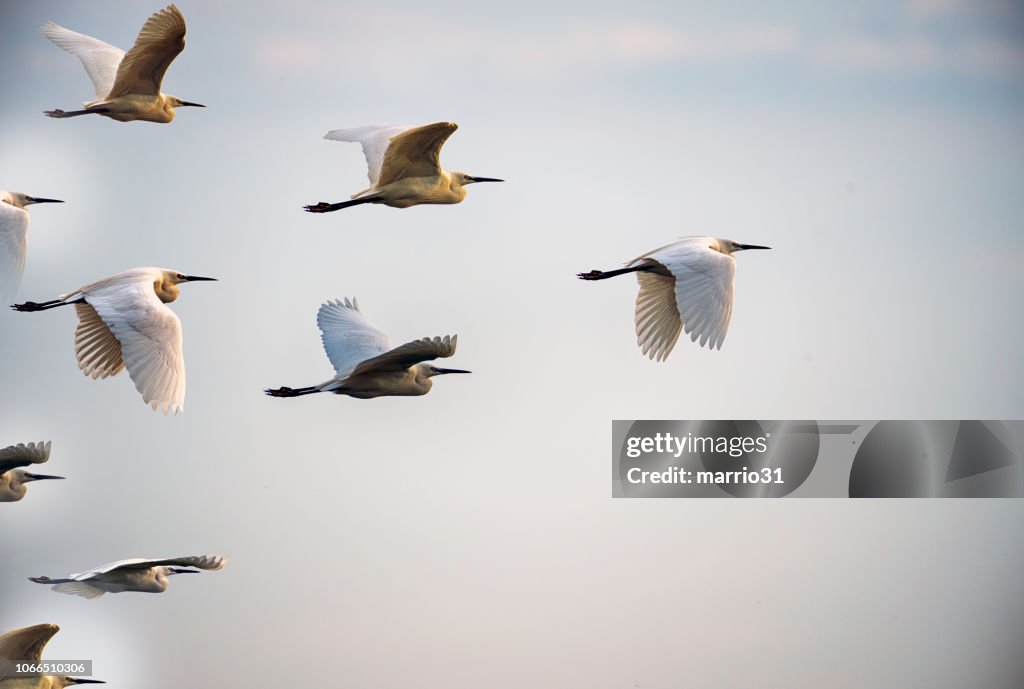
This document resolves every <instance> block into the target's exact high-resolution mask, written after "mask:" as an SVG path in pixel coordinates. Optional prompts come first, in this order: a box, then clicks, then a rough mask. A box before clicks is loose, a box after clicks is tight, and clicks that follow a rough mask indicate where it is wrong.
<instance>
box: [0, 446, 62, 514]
mask: <svg viewBox="0 0 1024 689" xmlns="http://www.w3.org/2000/svg"><path fill="white" fill-rule="evenodd" d="M48 459H50V442H49V441H47V442H45V443H28V444H27V445H26V444H25V443H19V444H17V445H11V446H10V447H5V448H3V449H2V450H0V502H17V501H18V500H21V499H22V498H23V497H25V492H26V490H27V488H26V486H25V484H26V483H31V482H32V481H45V480H47V479H62V478H64V477H63V476H50V475H48V474H37V473H34V472H28V471H26V470H24V469H22V468H21V467H27V466H31V465H33V464H43V463H44V462H46V461H47V460H48Z"/></svg>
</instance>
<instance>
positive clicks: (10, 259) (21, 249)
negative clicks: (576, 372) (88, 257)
mask: <svg viewBox="0 0 1024 689" xmlns="http://www.w3.org/2000/svg"><path fill="white" fill-rule="evenodd" d="M34 203H64V202H63V201H60V200H58V199H43V198H38V197H35V196H29V195H28V194H23V193H21V192H20V191H5V190H3V189H0V300H4V301H6V300H7V299H9V298H11V297H13V296H14V294H15V293H16V292H17V291H18V285H19V284H21V276H22V274H24V272H25V262H26V261H27V260H28V221H29V217H28V211H27V210H25V206H31V205H32V204H34Z"/></svg>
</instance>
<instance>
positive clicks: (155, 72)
mask: <svg viewBox="0 0 1024 689" xmlns="http://www.w3.org/2000/svg"><path fill="white" fill-rule="evenodd" d="M42 32H43V35H44V36H46V37H47V38H49V39H50V40H51V41H52V42H53V43H54V44H55V45H56V46H58V47H60V48H63V49H64V50H66V51H67V52H69V53H71V54H72V55H74V56H75V57H77V58H78V59H79V60H81V61H82V64H83V65H84V66H85V71H86V72H88V73H89V78H90V79H92V83H93V86H95V87H96V98H95V99H93V100H91V101H86V102H85V103H84V104H83V105H84V106H85V109H84V110H73V111H71V112H65V111H63V110H47V111H46V112H45V114H46V115H49V116H50V117H78V116H79V115H90V114H97V115H103V116H104V117H109V118H110V119H112V120H117V121H118V122H131V121H133V120H145V121H147V122H161V123H166V122H170V121H171V120H173V119H174V109H175V108H181V107H184V106H191V107H196V108H205V107H206V106H205V105H201V104H199V103H189V102H188V101H183V100H181V99H180V98H178V97H177V96H171V95H167V94H164V93H160V82H161V81H163V78H164V74H165V73H166V72H167V68H168V67H169V66H170V64H171V62H173V61H174V58H176V57H178V54H179V53H181V51H182V50H184V49H185V18H184V17H183V16H181V12H179V11H178V8H177V7H175V6H174V5H168V6H167V8H166V9H162V10H160V11H159V12H156V13H154V14H153V15H152V16H151V17H150V18H149V19H147V20H146V23H145V24H144V25H143V26H142V30H141V31H139V37H138V38H136V39H135V45H134V46H132V49H131V50H129V51H128V52H127V53H126V52H124V51H123V50H121V49H120V48H115V47H114V46H112V45H110V44H109V43H104V42H103V41H101V40H99V39H98V38H93V37H92V36H86V35H84V34H80V33H76V32H74V31H71V30H70V29H65V28H64V27H63V26H60V25H59V24H54V23H53V22H47V23H46V24H44V25H43V28H42Z"/></svg>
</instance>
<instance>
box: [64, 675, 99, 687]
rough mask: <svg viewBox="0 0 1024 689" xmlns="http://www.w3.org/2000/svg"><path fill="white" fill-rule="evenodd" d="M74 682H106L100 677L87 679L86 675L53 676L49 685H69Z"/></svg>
mask: <svg viewBox="0 0 1024 689" xmlns="http://www.w3.org/2000/svg"><path fill="white" fill-rule="evenodd" d="M75 684H106V682H104V681H103V680H101V679H89V678H88V677H54V678H53V683H52V684H51V685H50V686H51V687H70V686H74V685H75Z"/></svg>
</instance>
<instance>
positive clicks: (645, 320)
mask: <svg viewBox="0 0 1024 689" xmlns="http://www.w3.org/2000/svg"><path fill="white" fill-rule="evenodd" d="M644 260H648V261H655V262H657V263H660V264H661V265H662V266H664V267H665V268H666V269H667V270H668V272H670V273H671V274H672V279H674V286H673V287H674V288H673V290H672V292H671V293H670V292H669V291H668V290H667V286H668V285H667V283H666V282H665V280H668V279H670V278H667V277H662V276H659V275H657V274H648V276H647V277H640V276H641V275H642V274H640V273H638V279H639V280H640V287H641V293H640V295H638V296H637V312H636V326H637V338H638V340H639V341H640V344H641V347H643V346H644V345H645V344H646V345H647V349H645V350H644V352H645V353H646V354H648V356H650V357H651V358H652V359H654V358H659V359H664V358H665V357H666V356H668V353H669V352H670V351H671V349H672V347H671V345H673V344H675V339H671V342H670V344H669V346H668V348H667V349H666V348H665V344H666V343H667V342H669V338H670V337H672V331H673V330H675V325H674V323H673V319H671V318H670V317H669V315H668V313H667V308H668V306H669V303H670V302H669V296H670V294H671V295H674V297H675V304H674V306H675V308H676V312H677V318H678V319H679V321H681V323H682V328H683V330H684V331H685V332H686V334H688V335H689V336H690V340H691V341H693V342H698V341H699V344H700V346H701V347H704V346H708V347H709V348H711V349H721V347H722V342H723V341H724V340H725V335H726V332H727V331H728V329H729V320H730V318H731V317H732V300H733V278H734V277H735V275H736V260H735V259H734V258H733V257H732V256H729V255H728V254H723V253H721V252H719V251H715V250H714V249H711V248H710V247H709V246H708V243H707V240H706V238H703V237H692V238H686V239H683V240H680V241H679V242H676V243H675V244H670V245H668V246H665V247H662V248H660V249H656V250H655V251H652V252H650V253H648V254H645V255H644V256H641V257H639V258H637V259H635V260H633V261H630V263H629V264H628V265H635V264H636V263H638V262H640V261H644ZM651 277H653V278H661V281H660V282H659V281H657V280H652V279H650V278H651ZM645 292H646V293H647V294H646V295H645ZM655 295H657V299H652V297H654V296H655ZM644 296H646V297H647V299H649V300H650V301H649V302H647V303H646V304H645V307H646V309H645V310H644V311H643V313H642V312H641V297H644ZM655 301H656V302H657V304H656V305H655V303H654V302H655ZM654 314H661V320H660V321H659V320H657V319H655V318H653V317H652V316H653V315H654ZM674 337H678V330H675V336H674Z"/></svg>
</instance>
